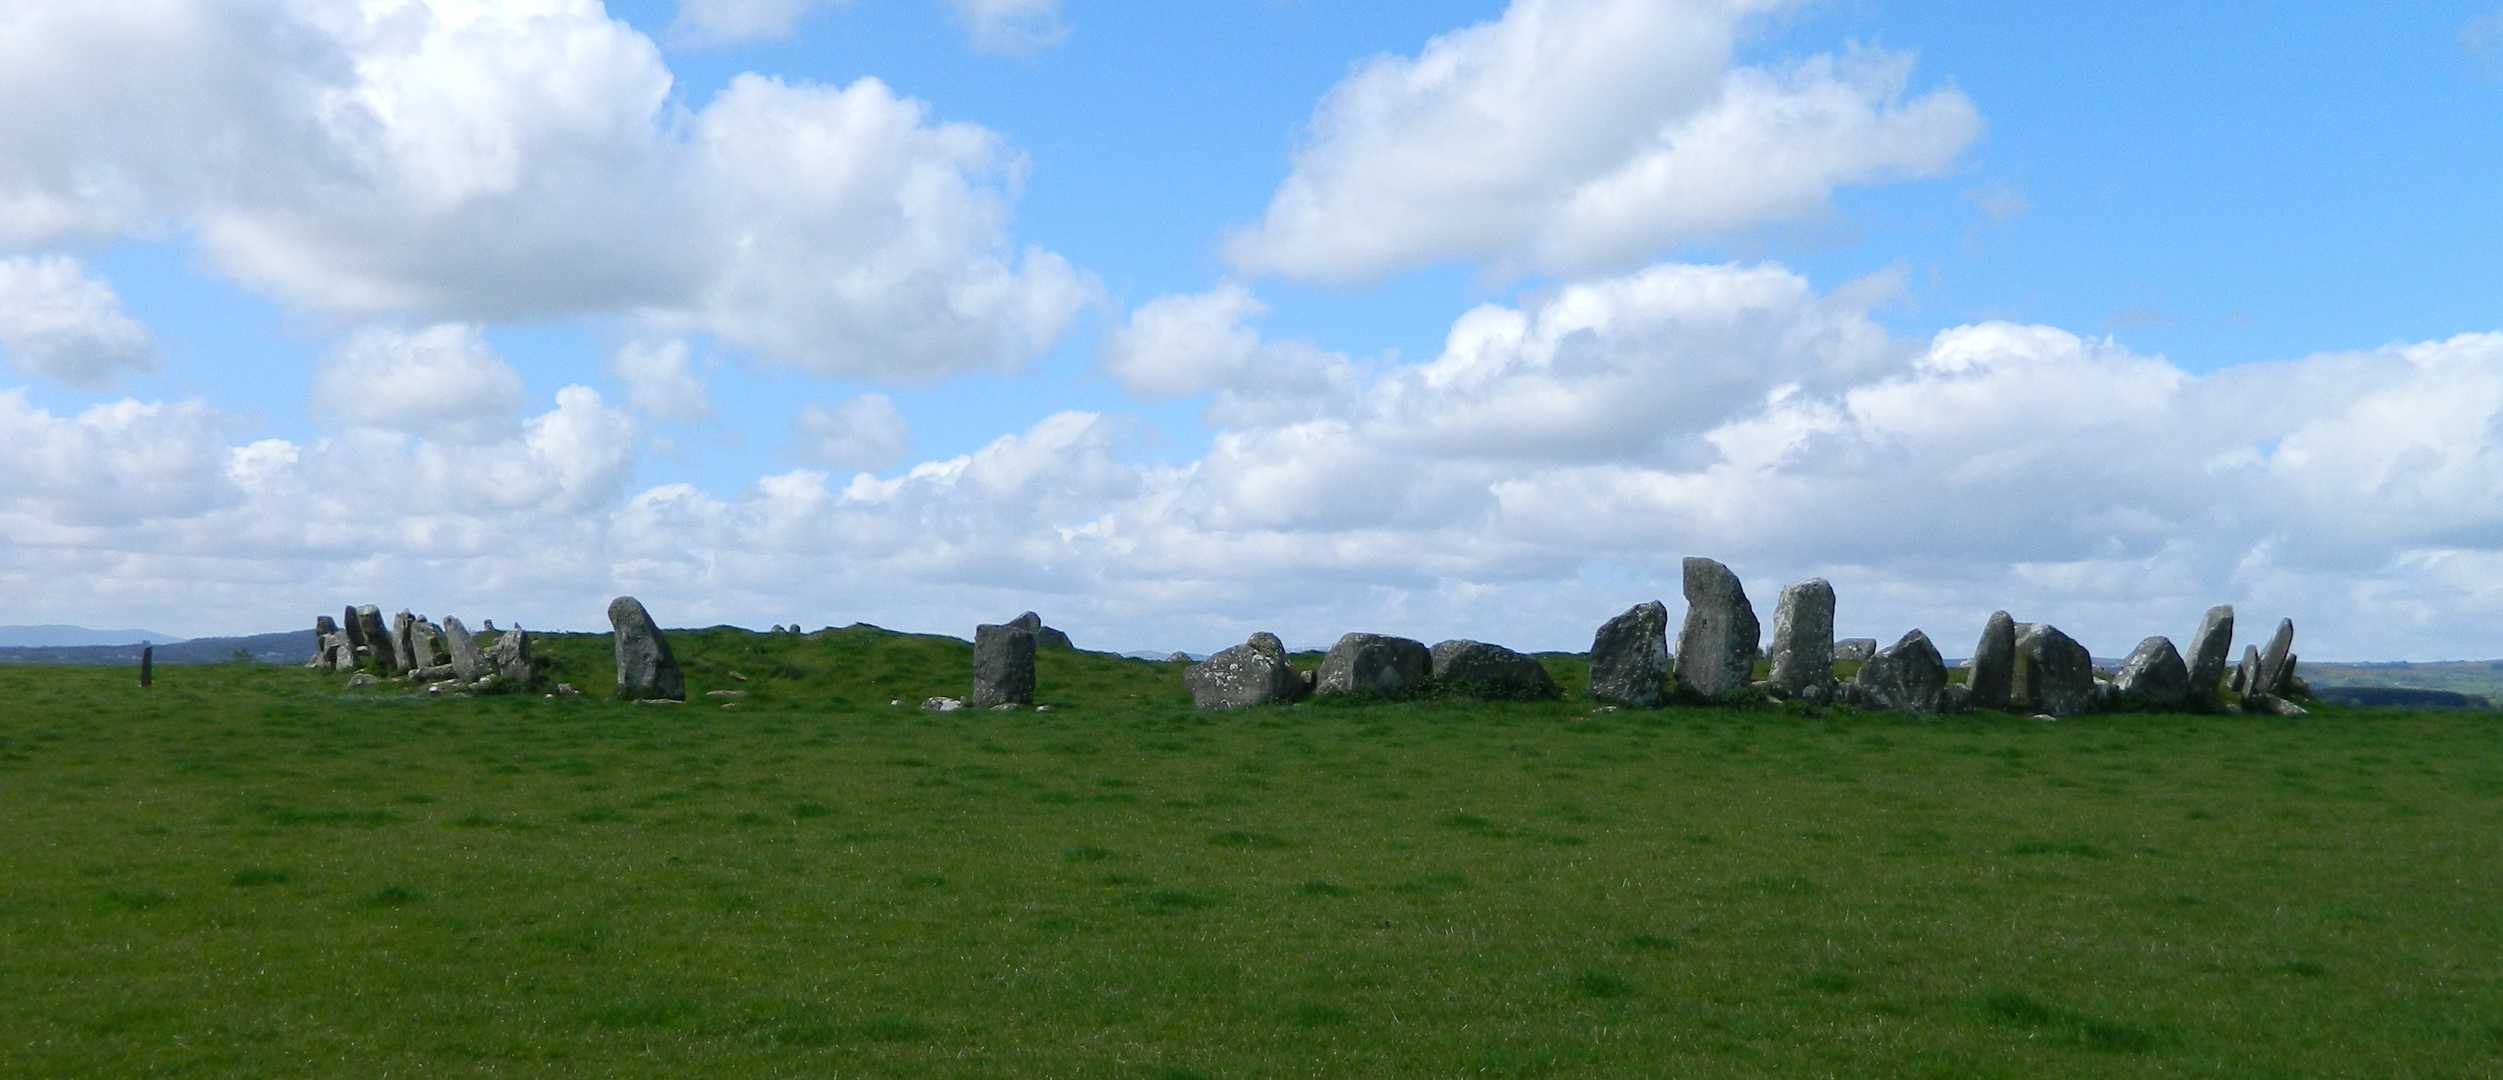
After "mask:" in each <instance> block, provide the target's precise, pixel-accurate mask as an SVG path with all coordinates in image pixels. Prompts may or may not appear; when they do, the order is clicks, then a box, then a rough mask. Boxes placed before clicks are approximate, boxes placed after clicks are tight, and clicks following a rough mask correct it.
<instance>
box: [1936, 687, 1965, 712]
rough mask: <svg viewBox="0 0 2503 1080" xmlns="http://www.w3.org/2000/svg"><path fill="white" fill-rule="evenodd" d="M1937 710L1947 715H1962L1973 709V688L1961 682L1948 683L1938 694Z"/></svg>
mask: <svg viewBox="0 0 2503 1080" xmlns="http://www.w3.org/2000/svg"><path fill="white" fill-rule="evenodd" d="M1938 711H1939V712H1942V713H1945V714H1947V715H1949V716H1963V715H1965V714H1966V713H1969V712H1972V711H1973V688H1972V687H1970V686H1966V685H1964V684H1963V683H1948V684H1947V688H1946V689H1945V690H1943V691H1940V692H1939V694H1938Z"/></svg>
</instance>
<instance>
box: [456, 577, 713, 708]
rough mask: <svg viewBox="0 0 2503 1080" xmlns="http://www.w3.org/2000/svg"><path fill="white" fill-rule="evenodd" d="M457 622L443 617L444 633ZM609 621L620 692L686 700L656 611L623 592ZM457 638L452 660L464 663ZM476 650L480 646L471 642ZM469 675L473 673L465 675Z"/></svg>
mask: <svg viewBox="0 0 2503 1080" xmlns="http://www.w3.org/2000/svg"><path fill="white" fill-rule="evenodd" d="M456 625H457V624H456V623H455V622H454V621H453V620H451V619H445V620H443V633H444V636H446V637H451V636H452V631H453V628H454V627H455V626H456ZM608 625H609V628H610V629H611V631H612V632H613V633H614V635H615V638H616V649H617V696H618V697H620V698H623V699H625V700H627V701H648V700H655V699H657V700H662V701H685V700H686V699H687V679H686V676H685V675H683V674H681V673H680V672H679V671H678V658H677V657H675V656H672V655H670V653H669V639H668V638H666V637H663V636H661V628H660V627H659V626H658V625H656V624H654V623H653V622H652V613H651V612H648V611H645V610H643V602H642V601H640V600H637V599H635V598H634V597H631V596H620V597H618V598H617V599H615V600H611V601H609V602H608ZM468 636H469V635H468V634H467V633H462V634H461V635H460V637H459V638H457V639H455V642H456V643H455V644H454V646H453V649H454V651H453V653H452V663H453V666H454V667H455V668H457V667H459V665H460V655H461V654H460V652H459V645H458V644H457V642H458V641H461V640H466V639H467V638H468ZM471 651H472V653H473V654H474V653H475V652H476V646H474V645H473V646H471ZM464 677H469V676H464Z"/></svg>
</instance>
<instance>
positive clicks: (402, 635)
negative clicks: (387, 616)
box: [391, 610, 425, 671]
mask: <svg viewBox="0 0 2503 1080" xmlns="http://www.w3.org/2000/svg"><path fill="white" fill-rule="evenodd" d="M416 629H417V616H415V615H411V614H409V613H408V612H407V611H406V610H402V611H401V612H400V613H399V614H397V615H394V616H392V617H391V657H392V661H393V665H392V670H393V671H413V670H416V669H417V668H421V667H424V666H425V665H424V664H422V663H420V662H419V661H418V659H417V654H416V652H415V651H414V649H413V648H412V646H413V645H414V640H413V639H414V638H415V637H416V634H415V631H416Z"/></svg>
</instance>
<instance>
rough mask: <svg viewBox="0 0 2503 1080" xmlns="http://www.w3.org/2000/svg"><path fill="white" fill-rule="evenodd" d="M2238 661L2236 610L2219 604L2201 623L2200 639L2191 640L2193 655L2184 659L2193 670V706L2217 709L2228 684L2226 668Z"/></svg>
mask: <svg viewBox="0 0 2503 1080" xmlns="http://www.w3.org/2000/svg"><path fill="white" fill-rule="evenodd" d="M2233 658H2234V608H2233V605H2231V604H2219V605H2217V606H2215V607H2212V608H2209V609H2208V613H2207V617H2206V618H2204V619H2201V620H2199V633H2198V636H2196V637H2193V638H2191V639H2190V655H2189V656H2187V657H2184V658H2183V659H2184V660H2186V661H2187V662H2188V664H2189V667H2190V707H2191V708H2194V709H2212V708H2215V707H2216V697H2217V691H2218V689H2219V687H2221V686H2222V685H2223V684H2224V682H2225V666H2226V665H2227V664H2230V663H2232V662H2233Z"/></svg>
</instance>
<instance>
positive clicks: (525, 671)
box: [487, 626, 539, 690]
mask: <svg viewBox="0 0 2503 1080" xmlns="http://www.w3.org/2000/svg"><path fill="white" fill-rule="evenodd" d="M487 666H488V667H490V668H492V669H494V671H495V673H496V674H498V675H501V676H503V677H504V681H506V682H509V683H512V684H513V685H515V686H518V687H520V688H522V689H524V690H528V689H530V688H531V687H533V686H535V685H537V684H538V682H539V672H538V669H537V667H536V666H535V665H533V664H532V663H531V662H530V632H529V631H527V630H524V629H522V628H521V627H518V626H516V627H514V628H512V629H510V630H507V631H505V632H504V636H502V637H499V638H497V639H495V646H494V647H493V648H490V649H488V650H487Z"/></svg>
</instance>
